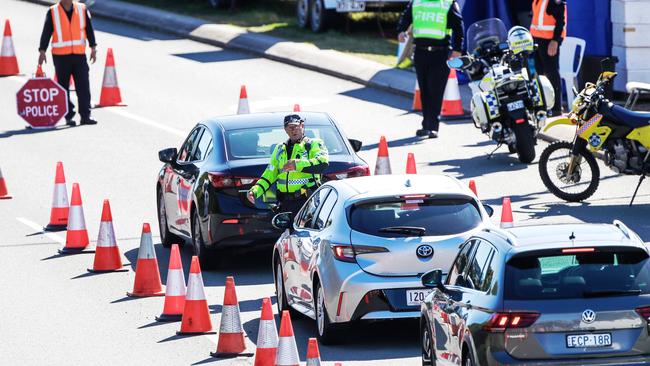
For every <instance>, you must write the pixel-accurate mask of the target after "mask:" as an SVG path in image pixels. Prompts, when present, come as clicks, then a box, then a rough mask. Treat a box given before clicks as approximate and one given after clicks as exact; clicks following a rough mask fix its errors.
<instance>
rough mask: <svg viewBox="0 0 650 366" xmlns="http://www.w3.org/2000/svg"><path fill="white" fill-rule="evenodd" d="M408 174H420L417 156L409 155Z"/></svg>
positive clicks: (407, 162) (407, 161)
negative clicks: (416, 160) (417, 166)
mask: <svg viewBox="0 0 650 366" xmlns="http://www.w3.org/2000/svg"><path fill="white" fill-rule="evenodd" d="M406 174H418V169H417V168H416V166H415V156H414V155H413V153H409V154H408V157H407V158H406Z"/></svg>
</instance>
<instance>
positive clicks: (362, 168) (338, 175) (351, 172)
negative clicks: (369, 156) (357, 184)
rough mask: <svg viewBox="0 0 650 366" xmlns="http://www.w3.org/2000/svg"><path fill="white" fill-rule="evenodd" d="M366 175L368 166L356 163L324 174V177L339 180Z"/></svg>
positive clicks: (368, 171)
mask: <svg viewBox="0 0 650 366" xmlns="http://www.w3.org/2000/svg"><path fill="white" fill-rule="evenodd" d="M367 175H370V168H369V167H368V166H367V165H357V166H354V167H352V168H350V169H346V170H342V171H340V172H334V173H328V174H325V177H326V178H327V180H341V179H347V178H354V177H364V176H367Z"/></svg>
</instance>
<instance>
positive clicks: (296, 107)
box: [293, 104, 300, 112]
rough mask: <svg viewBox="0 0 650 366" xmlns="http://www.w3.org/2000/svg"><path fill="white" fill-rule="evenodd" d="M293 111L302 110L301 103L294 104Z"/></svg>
mask: <svg viewBox="0 0 650 366" xmlns="http://www.w3.org/2000/svg"><path fill="white" fill-rule="evenodd" d="M293 111H294V112H300V104H294V105H293Z"/></svg>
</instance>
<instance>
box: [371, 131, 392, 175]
mask: <svg viewBox="0 0 650 366" xmlns="http://www.w3.org/2000/svg"><path fill="white" fill-rule="evenodd" d="M382 174H391V170H390V159H389V158H388V143H386V137H384V136H381V137H380V138H379V150H378V151H377V163H376V164H375V175H382Z"/></svg>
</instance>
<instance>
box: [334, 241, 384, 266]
mask: <svg viewBox="0 0 650 366" xmlns="http://www.w3.org/2000/svg"><path fill="white" fill-rule="evenodd" d="M331 247H332V253H334V258H336V259H338V260H340V261H341V262H349V263H355V262H356V261H357V260H356V259H355V256H356V255H359V254H369V253H383V252H388V251H389V250H388V249H387V248H384V247H375V246H369V245H357V246H355V247H352V246H351V245H339V244H332V245H331Z"/></svg>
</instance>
